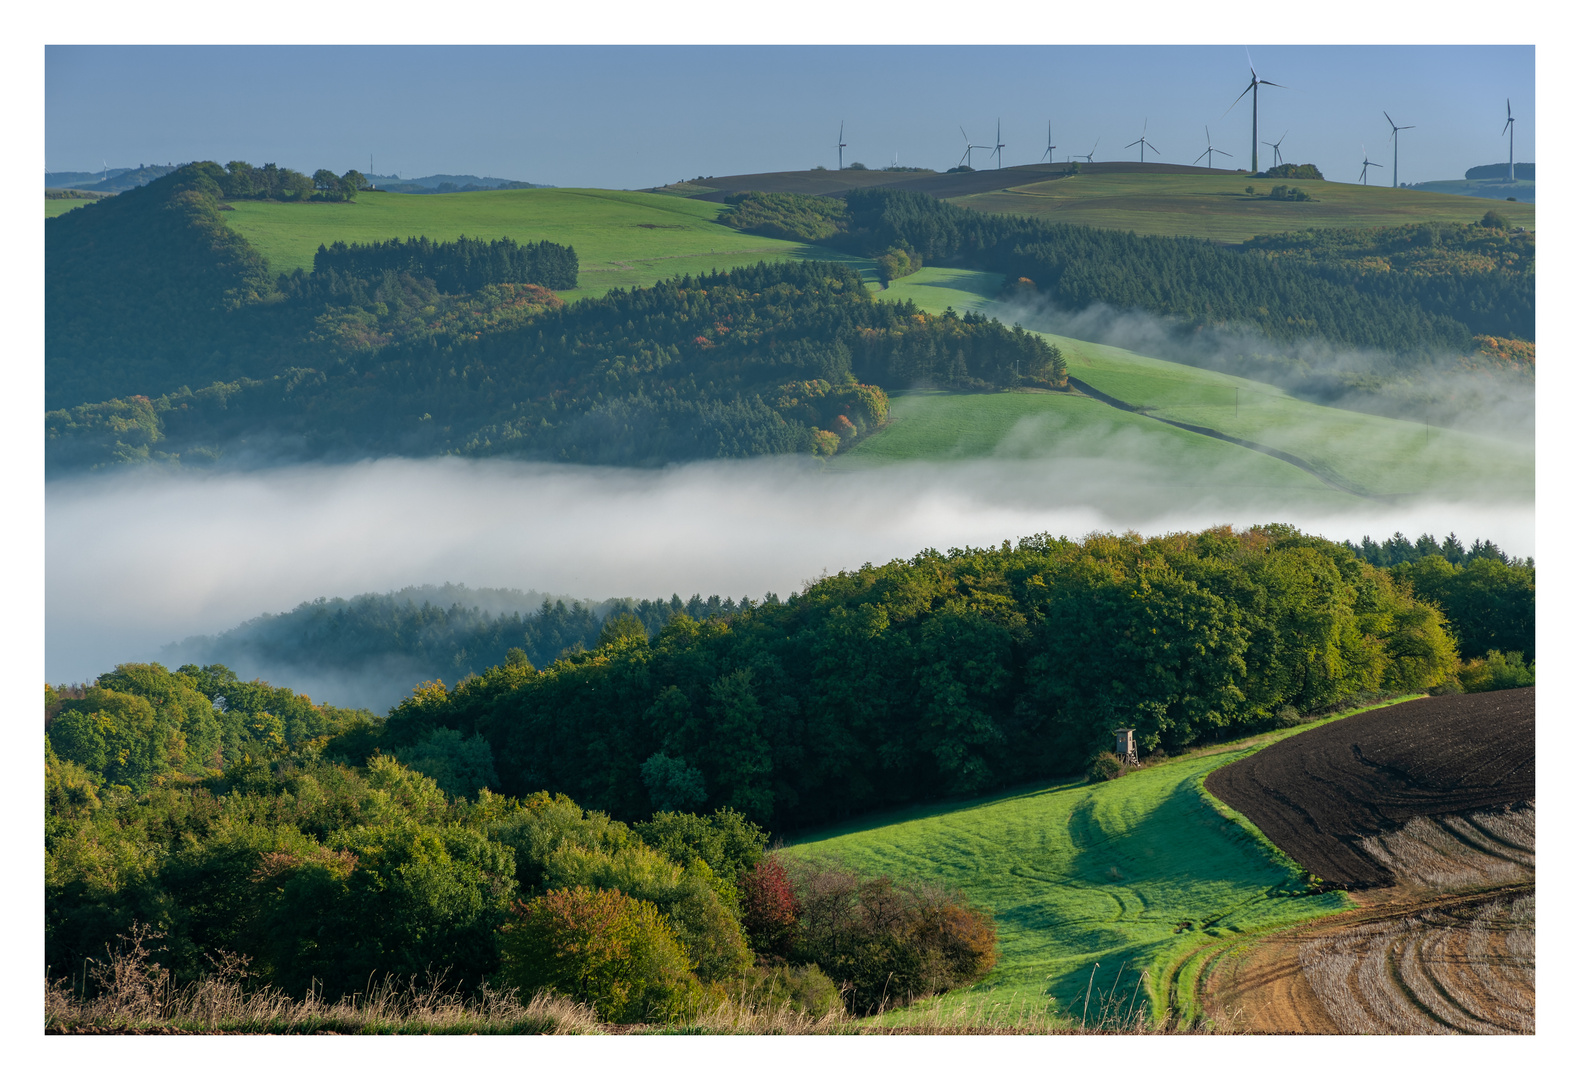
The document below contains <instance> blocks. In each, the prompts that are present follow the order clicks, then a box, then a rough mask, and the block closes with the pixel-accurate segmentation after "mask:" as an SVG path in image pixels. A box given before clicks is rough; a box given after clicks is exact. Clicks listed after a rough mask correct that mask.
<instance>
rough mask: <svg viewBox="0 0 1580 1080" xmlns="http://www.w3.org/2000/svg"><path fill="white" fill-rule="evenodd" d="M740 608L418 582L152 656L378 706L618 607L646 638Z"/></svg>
mask: <svg viewBox="0 0 1580 1080" xmlns="http://www.w3.org/2000/svg"><path fill="white" fill-rule="evenodd" d="M767 601H771V602H777V597H772V596H769V597H766V598H765V602H767ZM750 606H752V605H751V602H750V601H749V600H747V599H745V598H744V597H743V598H742V600H741V601H740V602H739V603H737V602H736V601H735V600H733V599H731V598H729V597H724V598H722V599H721V598H720V597H718V596H717V595H715V596H710V597H707V598H706V599H704V598H703V597H701V596H697V595H694V596H692V597H691V599H690V600H682V599H681V598H680V597H679V596H678V595H675V596H671V597H670V598H669V599H668V600H631V599H629V598H621V599H617V598H610V599H608V600H604V601H602V602H599V603H583V602H581V601H579V600H572V601H571V602H570V603H569V604H567V603H566V601H565V600H564V599H563V598H550V597H544V598H541V599H540V600H537V601H536V602H534V601H533V600H532V598H530V597H529V596H528V595H527V594H525V593H518V592H514V591H513V590H478V589H466V588H464V587H458V586H445V587H442V588H436V587H425V588H417V589H403V590H401V591H400V592H397V593H383V594H375V593H367V594H364V595H361V596H354V597H352V598H351V599H349V600H346V599H342V598H340V597H335V598H333V599H323V598H320V599H318V600H313V601H310V602H307V603H303V604H299V605H297V607H296V608H295V609H293V610H291V611H288V612H283V613H281V614H278V615H262V616H259V617H257V618H255V619H249V620H248V621H247V622H244V623H242V624H241V625H240V626H237V627H234V628H233V629H231V630H227V631H225V632H224V633H222V634H215V635H212V636H206V637H195V638H187V639H186V640H184V641H181V642H180V643H178V644H172V645H169V646H167V647H166V648H165V650H164V654H163V655H164V658H165V659H166V660H167V661H168V662H170V663H183V662H194V663H197V664H199V665H216V664H217V665H222V666H224V667H226V668H232V669H237V670H241V671H245V672H247V673H249V674H253V675H256V676H258V677H261V678H265V679H268V680H269V681H271V682H276V683H280V682H291V681H295V682H302V681H310V682H314V683H323V684H329V685H335V686H337V687H339V688H341V689H338V690H337V692H336V693H335V695H334V696H335V697H336V699H337V700H352V701H354V702H355V703H357V704H364V705H368V706H369V707H379V708H381V709H383V708H388V707H389V706H392V705H394V704H396V703H397V702H399V701H400V700H401V698H402V697H404V696H405V695H406V693H407V692H408V691H409V690H410V689H411V687H412V686H414V685H415V684H417V683H419V682H425V681H429V680H433V679H439V680H442V681H444V682H446V683H448V684H450V685H452V686H453V685H454V684H456V683H458V682H460V681H461V680H463V679H466V678H468V677H470V676H472V675H476V674H477V673H479V672H482V671H485V670H487V669H488V668H491V667H498V666H501V665H511V664H518V663H523V662H524V663H527V664H531V665H532V666H534V667H547V666H549V665H551V664H553V663H554V661H555V660H557V659H559V658H561V657H563V656H568V655H573V654H575V653H577V652H581V651H584V650H587V649H592V648H597V647H598V646H599V644H600V635H601V634H602V633H603V632H604V630H605V628H606V627H610V626H611V624H613V623H614V622H615V620H617V619H618V617H619V616H620V615H629V616H631V617H634V618H635V619H636V620H637V621H638V622H639V623H640V625H641V627H642V631H643V633H644V634H647V635H652V634H656V633H658V632H659V631H660V630H662V629H663V628H664V625H665V624H666V623H668V622H669V620H670V619H672V618H673V617H675V616H676V615H679V614H685V615H687V616H688V617H690V618H692V619H695V620H698V621H705V620H707V619H712V618H730V617H732V616H734V615H735V614H736V613H737V612H738V611H742V610H746V609H747V608H749V607H750ZM609 632H610V633H614V632H616V631H615V630H614V629H611V630H610V631H609ZM353 687H354V688H356V689H354V690H353V689H350V688H353ZM353 695H354V696H353Z"/></svg>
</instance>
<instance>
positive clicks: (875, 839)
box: [785, 721, 1353, 1023]
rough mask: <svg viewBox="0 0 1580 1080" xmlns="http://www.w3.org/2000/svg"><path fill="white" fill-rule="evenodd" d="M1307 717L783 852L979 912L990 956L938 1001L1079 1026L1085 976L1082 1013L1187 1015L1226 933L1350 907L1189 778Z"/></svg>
mask: <svg viewBox="0 0 1580 1080" xmlns="http://www.w3.org/2000/svg"><path fill="white" fill-rule="evenodd" d="M1321 722H1322V721H1319V722H1317V723H1312V724H1306V725H1303V726H1300V727H1295V728H1289V729H1287V730H1284V731H1279V732H1274V733H1271V734H1268V735H1263V736H1258V737H1257V738H1255V739H1252V740H1248V741H1246V742H1242V743H1238V744H1235V745H1232V746H1224V747H1208V748H1204V749H1203V750H1200V751H1198V752H1195V753H1193V754H1190V755H1188V756H1183V757H1180V758H1176V759H1172V760H1167V761H1164V762H1162V763H1161V764H1157V765H1153V766H1151V767H1149V768H1146V769H1142V770H1140V771H1137V772H1133V773H1131V774H1130V775H1128V776H1125V777H1122V778H1120V779H1118V780H1114V781H1110V782H1108V783H1102V784H1089V783H1086V782H1085V781H1084V780H1076V779H1067V780H1064V781H1060V782H1053V783H1047V784H1041V785H1032V786H1027V787H1023V788H1018V789H1015V790H1012V791H1008V792H1003V793H1000V794H997V795H992V796H989V797H986V798H982V799H976V800H971V801H963V802H955V803H941V804H937V805H933V806H927V807H914V808H910V809H907V810H904V811H901V812H898V813H892V814H888V815H881V816H874V817H871V818H868V819H863V820H861V821H858V822H856V823H853V824H848V825H846V826H844V827H843V828H841V829H839V830H837V831H830V832H827V833H819V834H814V835H809V836H805V837H801V838H798V840H797V842H796V843H795V844H793V845H792V846H790V847H787V848H786V849H785V852H786V854H787V855H790V856H810V857H818V856H832V857H835V858H838V859H840V860H842V861H844V862H847V863H848V864H850V865H851V866H854V867H856V868H858V869H860V870H862V871H863V872H866V873H870V874H878V873H882V874H890V875H893V876H895V877H897V878H905V877H927V878H932V879H935V880H941V881H943V882H944V883H945V884H947V885H948V886H950V887H952V888H955V889H958V890H959V891H960V892H961V893H963V894H964V895H965V896H966V897H967V898H968V899H970V900H971V901H973V902H974V903H976V904H979V905H981V906H983V907H985V908H986V909H988V910H989V911H991V912H992V914H993V917H994V918H995V919H996V920H997V923H998V933H999V947H1000V950H1001V954H1000V959H999V963H998V966H997V968H996V969H995V970H994V971H993V972H992V973H991V974H990V975H989V976H988V978H987V979H986V980H985V981H984V982H983V983H981V984H980V985H978V986H976V987H973V988H971V989H969V990H964V991H957V992H956V993H954V994H951V995H949V1000H953V1001H956V1002H963V1003H971V1004H972V1005H973V1006H975V1007H992V1006H998V1007H1001V1008H1003V1009H1006V1010H1009V1011H1012V1012H1013V1011H1017V1010H1022V1011H1025V1012H1028V1013H1030V1012H1038V1013H1041V1012H1044V1011H1046V1010H1050V1009H1051V1010H1053V1011H1054V1012H1055V1013H1056V1014H1059V1015H1062V1016H1065V1017H1069V1018H1072V1019H1074V1020H1076V1021H1078V1020H1079V1018H1080V1016H1081V1010H1082V1005H1083V999H1084V995H1085V993H1086V990H1087V986H1088V984H1089V982H1090V983H1091V984H1092V985H1093V986H1094V990H1093V997H1092V1001H1093V1003H1094V1015H1095V1005H1096V1003H1097V1002H1098V1001H1099V1000H1100V999H1099V997H1098V993H1099V991H1100V992H1101V993H1102V994H1103V995H1104V996H1106V995H1108V994H1110V993H1111V992H1112V993H1114V994H1116V995H1118V996H1119V997H1120V998H1121V999H1124V998H1128V997H1130V996H1131V995H1137V996H1138V997H1139V998H1140V1000H1142V1001H1146V1000H1150V1001H1151V1003H1152V1009H1153V1014H1154V1016H1155V1017H1161V1016H1162V1015H1163V1014H1164V1012H1165V1011H1166V1010H1168V1009H1169V1008H1173V1009H1174V1010H1175V1012H1176V1013H1177V1014H1178V1015H1180V1016H1181V1017H1182V1018H1184V1019H1185V1020H1190V1019H1192V1018H1194V1017H1195V1015H1196V1010H1197V1009H1198V1003H1197V998H1196V986H1197V981H1198V979H1199V978H1200V977H1201V975H1202V967H1203V964H1204V962H1205V961H1206V960H1208V959H1209V958H1210V957H1212V956H1213V955H1214V954H1215V953H1216V951H1217V947H1218V946H1221V945H1222V944H1224V943H1225V941H1226V939H1228V938H1231V937H1232V936H1233V935H1236V934H1243V933H1248V932H1256V931H1264V930H1268V929H1271V928H1273V927H1277V926H1283V925H1288V924H1291V923H1296V922H1302V921H1304V920H1307V919H1313V918H1317V917H1319V916H1322V915H1328V914H1331V913H1333V912H1337V911H1342V910H1345V909H1347V908H1349V907H1351V906H1353V905H1352V904H1351V902H1350V901H1349V899H1348V897H1347V896H1345V895H1344V894H1343V893H1338V892H1330V893H1321V894H1310V893H1308V891H1307V888H1306V885H1305V883H1304V880H1303V878H1302V877H1301V875H1300V873H1299V871H1298V869H1297V868H1296V867H1295V866H1294V864H1293V863H1291V862H1290V861H1289V860H1288V859H1286V858H1285V857H1284V856H1283V855H1282V854H1281V853H1279V852H1278V851H1277V850H1276V849H1275V848H1273V847H1272V845H1271V844H1269V843H1268V841H1267V840H1266V838H1264V837H1263V836H1262V835H1261V834H1260V832H1258V831H1257V830H1256V828H1255V827H1254V826H1252V825H1251V824H1250V823H1249V822H1248V821H1246V820H1245V819H1244V818H1243V817H1241V816H1240V815H1238V814H1236V813H1234V812H1233V811H1231V810H1229V809H1228V808H1227V807H1224V806H1223V804H1221V803H1219V802H1218V801H1217V800H1216V799H1214V798H1213V797H1212V796H1211V795H1209V794H1207V792H1206V791H1205V790H1204V789H1203V788H1202V786H1201V782H1202V779H1203V778H1204V777H1205V776H1206V775H1207V774H1208V773H1209V772H1212V771H1213V770H1214V769H1218V768H1221V767H1222V766H1224V765H1227V764H1229V763H1230V762H1232V761H1237V760H1239V759H1240V758H1242V757H1245V756H1246V755H1248V754H1251V753H1254V752H1255V751H1256V750H1259V749H1261V748H1262V747H1263V746H1267V745H1269V744H1271V743H1273V742H1276V741H1278V740H1279V739H1283V738H1287V737H1288V736H1290V735H1294V734H1297V733H1298V732H1301V731H1306V730H1309V729H1310V728H1312V727H1315V726H1318V723H1321ZM1094 964H1095V965H1097V966H1096V968H1095V969H1094V967H1093V965H1094ZM1143 972H1144V973H1145V977H1144V978H1143V977H1142V973H1143ZM1138 980H1139V982H1140V986H1139V989H1138ZM930 1007H934V1006H931V1005H929V1004H927V1003H923V1004H922V1005H919V1006H914V1007H913V1011H914V1010H915V1009H926V1008H930ZM906 1015H907V1014H906V1012H905V1011H900V1012H896V1013H892V1014H890V1015H889V1019H890V1020H891V1021H893V1022H898V1023H903V1022H904V1021H905V1017H906Z"/></svg>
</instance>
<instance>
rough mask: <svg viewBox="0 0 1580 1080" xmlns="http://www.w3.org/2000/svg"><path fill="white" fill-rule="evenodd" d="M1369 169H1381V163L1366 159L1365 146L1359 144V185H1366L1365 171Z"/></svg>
mask: <svg viewBox="0 0 1580 1080" xmlns="http://www.w3.org/2000/svg"><path fill="white" fill-rule="evenodd" d="M1371 168H1378V169H1380V168H1382V162H1380V161H1373V160H1372V159H1371V158H1369V157H1367V156H1366V144H1365V143H1362V144H1361V183H1363V184H1365V183H1366V170H1367V169H1371ZM1368 186H1370V185H1368Z"/></svg>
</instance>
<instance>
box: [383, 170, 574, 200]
mask: <svg viewBox="0 0 1580 1080" xmlns="http://www.w3.org/2000/svg"><path fill="white" fill-rule="evenodd" d="M368 179H369V180H371V181H372V182H373V183H374V184H375V185H377V186H378V187H379V188H380V189H382V190H384V191H396V192H400V193H401V194H405V195H433V194H439V195H443V194H448V193H449V192H452V191H515V190H518V189H520V188H542V187H552V186H553V185H552V184H529V183H528V182H527V181H525V180H504V179H501V178H500V177H497V176H472V175H470V174H467V175H461V176H457V175H452V174H450V173H435V174H434V175H432V176H419V177H417V178H415V179H410V178H407V179H402V178H401V177H399V176H369V177H368Z"/></svg>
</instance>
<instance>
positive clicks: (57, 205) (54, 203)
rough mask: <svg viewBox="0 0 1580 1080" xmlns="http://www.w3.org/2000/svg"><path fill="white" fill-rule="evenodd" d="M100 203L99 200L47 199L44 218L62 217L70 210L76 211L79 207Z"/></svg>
mask: <svg viewBox="0 0 1580 1080" xmlns="http://www.w3.org/2000/svg"><path fill="white" fill-rule="evenodd" d="M98 201H99V200H98V199H45V200H44V216H45V217H47V218H52V217H60V215H62V214H64V213H66V212H67V211H68V210H75V209H77V207H79V206H87V205H88V204H89V203H92V202H98Z"/></svg>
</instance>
